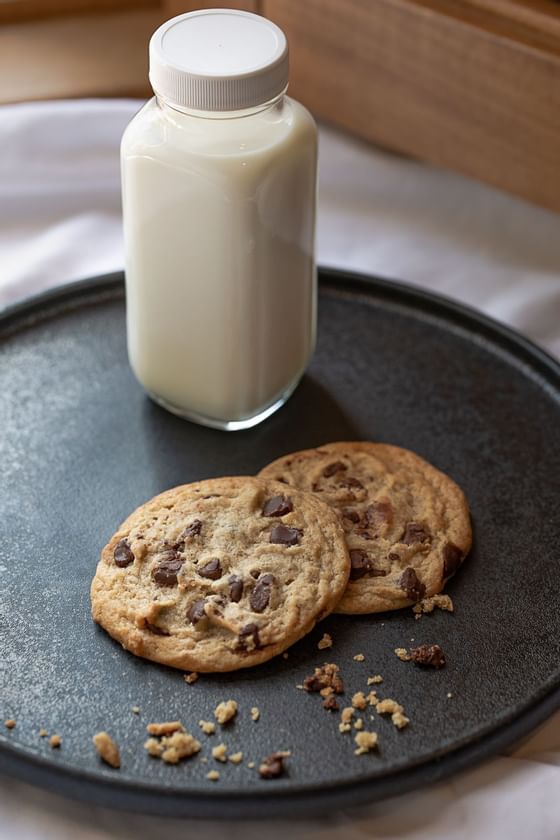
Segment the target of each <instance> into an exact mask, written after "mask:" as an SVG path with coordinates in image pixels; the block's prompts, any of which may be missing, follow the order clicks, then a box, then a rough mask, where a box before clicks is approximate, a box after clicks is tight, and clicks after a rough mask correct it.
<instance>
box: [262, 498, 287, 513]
mask: <svg viewBox="0 0 560 840" xmlns="http://www.w3.org/2000/svg"><path fill="white" fill-rule="evenodd" d="M293 509H294V506H293V504H292V500H291V499H290V498H289V497H288V496H273V497H272V498H271V499H268V501H266V502H265V503H264V505H263V509H262V515H263V516H285V515H286V514H287V513H291V512H292V510H293Z"/></svg>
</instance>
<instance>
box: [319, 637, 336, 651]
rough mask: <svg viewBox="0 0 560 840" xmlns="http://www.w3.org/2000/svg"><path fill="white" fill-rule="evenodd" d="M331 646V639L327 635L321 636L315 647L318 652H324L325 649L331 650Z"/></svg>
mask: <svg viewBox="0 0 560 840" xmlns="http://www.w3.org/2000/svg"><path fill="white" fill-rule="evenodd" d="M332 646H333V640H332V637H331V636H330V635H329V634H328V633H324V634H323V638H322V639H321V641H320V642H319V643H318V645H317V647H318V648H319V650H326V649H327V648H331V647H332Z"/></svg>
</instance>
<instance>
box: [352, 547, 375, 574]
mask: <svg viewBox="0 0 560 840" xmlns="http://www.w3.org/2000/svg"><path fill="white" fill-rule="evenodd" d="M350 564H351V565H350V580H359V579H360V578H362V577H364V575H366V574H367V573H368V571H369V570H370V568H371V559H370V557H369V555H368V553H367V552H366V551H362V549H361V548H353V549H352V551H351V552H350Z"/></svg>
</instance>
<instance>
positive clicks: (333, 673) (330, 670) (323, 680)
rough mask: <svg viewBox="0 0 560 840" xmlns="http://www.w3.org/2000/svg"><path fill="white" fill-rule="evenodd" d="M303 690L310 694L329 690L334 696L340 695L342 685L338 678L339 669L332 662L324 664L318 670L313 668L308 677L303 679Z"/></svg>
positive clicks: (342, 688)
mask: <svg viewBox="0 0 560 840" xmlns="http://www.w3.org/2000/svg"><path fill="white" fill-rule="evenodd" d="M303 688H304V689H305V691H310V692H313V691H318V692H322V691H323V690H324V689H327V688H330V689H332V691H334V693H335V694H342V692H343V691H344V683H343V682H342V678H341V676H340V668H339V667H338V665H335V664H334V663H333V662H326V663H325V664H324V665H322V666H321V667H320V668H315V670H314V672H313V674H312V675H311V676H310V677H306V678H305V679H304V681H303ZM330 693H332V692H330ZM323 696H325V695H323Z"/></svg>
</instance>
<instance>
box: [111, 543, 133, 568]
mask: <svg viewBox="0 0 560 840" xmlns="http://www.w3.org/2000/svg"><path fill="white" fill-rule="evenodd" d="M113 558H114V560H115V565H116V566H118V567H119V569H124V568H126V566H130V564H131V563H134V554H133V553H132V551H131V550H130V546H129V544H128V542H127V541H126V540H119V542H118V543H117V544H116V546H115V550H114V552H113Z"/></svg>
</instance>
